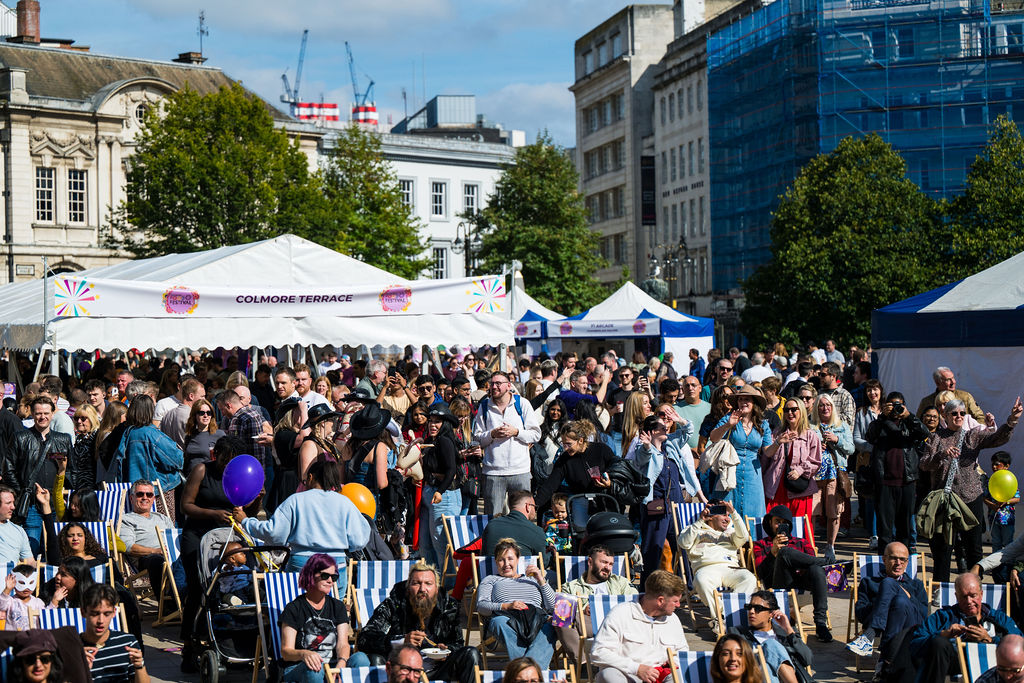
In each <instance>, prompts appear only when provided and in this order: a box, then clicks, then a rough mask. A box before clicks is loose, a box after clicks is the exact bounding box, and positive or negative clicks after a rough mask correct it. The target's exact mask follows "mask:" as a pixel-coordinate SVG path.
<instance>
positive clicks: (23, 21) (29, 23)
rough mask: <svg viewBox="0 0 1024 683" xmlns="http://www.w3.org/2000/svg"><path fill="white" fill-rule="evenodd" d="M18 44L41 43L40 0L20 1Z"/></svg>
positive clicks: (18, 9) (18, 10)
mask: <svg viewBox="0 0 1024 683" xmlns="http://www.w3.org/2000/svg"><path fill="white" fill-rule="evenodd" d="M17 13H18V42H20V43H37V44H38V43H39V0H18V8H17Z"/></svg>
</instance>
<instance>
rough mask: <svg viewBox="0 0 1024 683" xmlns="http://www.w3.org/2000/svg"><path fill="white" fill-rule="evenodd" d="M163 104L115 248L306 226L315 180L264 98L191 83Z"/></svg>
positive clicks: (229, 239)
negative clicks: (204, 90) (199, 88)
mask: <svg viewBox="0 0 1024 683" xmlns="http://www.w3.org/2000/svg"><path fill="white" fill-rule="evenodd" d="M161 109H162V111H156V110H151V111H150V112H149V113H148V114H147V115H146V118H145V122H144V125H143V129H142V132H141V133H140V136H139V138H138V139H137V146H136V150H135V153H134V154H133V155H132V157H131V163H130V167H129V170H128V174H127V198H126V199H125V200H124V202H122V204H121V205H120V206H118V207H116V208H115V210H114V211H113V213H112V217H111V227H112V228H114V229H113V231H112V237H111V238H110V240H109V243H108V246H112V247H115V248H123V249H126V250H128V251H130V252H131V253H133V254H134V255H135V256H138V257H146V256H159V255H162V254H168V253H174V252H193V251H202V250H205V249H214V248H217V247H222V246H225V245H230V244H242V243H246V242H252V241H255V240H261V239H267V238H271V237H275V236H277V235H280V234H283V233H287V232H295V233H300V234H301V233H306V232H309V226H310V222H311V220H312V219H311V216H312V215H315V214H316V213H317V212H318V211H319V210H320V209H321V205H322V202H321V193H320V190H319V182H318V178H317V176H316V175H315V174H311V173H310V172H309V168H308V161H307V158H306V156H305V154H303V153H302V152H301V151H300V150H299V148H298V144H297V143H295V142H291V141H289V139H288V136H287V135H286V134H285V132H284V131H282V130H279V129H277V128H275V127H274V122H273V119H272V117H271V115H270V112H269V110H268V109H267V105H266V104H265V103H264V102H263V101H262V100H260V99H259V98H257V97H255V96H253V95H251V94H249V93H247V92H246V91H245V90H243V89H242V87H241V86H240V85H238V84H233V85H231V86H230V87H223V88H221V89H220V91H218V92H216V93H212V94H209V95H200V94H198V93H197V92H196V91H194V90H191V89H190V88H187V87H186V88H184V89H182V90H180V91H177V92H174V93H171V94H170V95H168V96H167V98H166V99H165V100H164V102H163V106H162V108H161Z"/></svg>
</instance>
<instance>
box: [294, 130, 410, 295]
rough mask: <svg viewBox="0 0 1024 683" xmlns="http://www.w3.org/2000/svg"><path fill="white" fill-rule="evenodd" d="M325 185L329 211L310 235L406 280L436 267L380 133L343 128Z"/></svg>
mask: <svg viewBox="0 0 1024 683" xmlns="http://www.w3.org/2000/svg"><path fill="white" fill-rule="evenodd" d="M323 185H324V194H325V197H326V200H327V206H326V215H325V216H324V220H323V221H322V222H321V224H320V225H319V226H318V227H317V229H316V230H314V231H313V232H312V233H311V234H309V235H306V237H308V238H309V239H311V240H313V241H315V242H318V243H320V244H323V245H325V246H328V247H331V248H333V249H337V250H338V251H340V252H343V253H346V254H349V255H350V256H352V257H354V258H357V259H359V260H360V261H364V262H366V263H369V264H371V265H374V266H377V267H378V268H383V269H385V270H387V271H389V272H392V273H394V274H396V275H400V276H402V277H405V278H410V279H415V278H416V277H418V276H419V275H421V274H422V272H423V270H424V269H425V268H427V267H428V266H429V265H430V260H429V259H428V258H425V257H424V252H425V250H426V249H427V244H426V243H425V242H424V241H423V240H422V239H421V238H420V232H419V231H420V225H419V221H418V219H417V218H416V217H415V216H414V215H413V214H412V213H411V212H410V210H409V208H408V207H407V206H406V205H405V204H403V203H402V196H401V192H400V190H399V185H398V178H397V177H396V176H395V174H394V172H393V171H392V170H391V166H390V164H388V162H387V161H386V160H385V159H384V156H383V154H382V153H381V147H380V139H379V138H378V137H377V136H375V135H373V134H371V133H368V132H366V131H363V130H361V129H360V128H358V127H356V126H349V127H348V128H346V129H344V130H343V131H341V132H340V133H339V135H338V138H337V145H336V147H335V148H334V150H333V151H332V152H331V153H330V156H329V157H328V162H327V165H326V168H325V169H324V174H323Z"/></svg>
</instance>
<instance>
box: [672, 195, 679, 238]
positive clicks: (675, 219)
mask: <svg viewBox="0 0 1024 683" xmlns="http://www.w3.org/2000/svg"><path fill="white" fill-rule="evenodd" d="M677 239H679V214H678V213H677V212H676V205H675V204H673V205H672V241H673V242H675V241H676V240H677Z"/></svg>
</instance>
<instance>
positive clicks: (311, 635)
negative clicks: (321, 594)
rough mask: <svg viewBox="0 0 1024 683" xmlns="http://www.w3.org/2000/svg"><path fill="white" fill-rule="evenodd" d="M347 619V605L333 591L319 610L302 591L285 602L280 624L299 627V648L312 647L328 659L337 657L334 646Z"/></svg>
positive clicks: (296, 628) (321, 656) (297, 629)
mask: <svg viewBox="0 0 1024 683" xmlns="http://www.w3.org/2000/svg"><path fill="white" fill-rule="evenodd" d="M347 623H348V613H347V612H346V611H345V605H343V604H342V602H341V601H340V600H338V599H337V598H334V597H331V596H330V595H328V596H327V597H326V598H325V599H324V606H323V607H322V608H320V609H318V610H316V609H313V608H312V607H311V606H310V604H309V601H307V600H306V596H305V595H300V596H299V597H297V598H295V599H294V600H292V601H291V602H289V603H288V604H287V605H285V608H284V611H282V612H281V618H280V619H279V620H278V625H279V626H291V627H292V628H293V629H295V631H296V635H295V648H296V649H298V650H312V651H313V652H316V653H317V654H318V655H320V659H322V660H323V661H325V662H328V663H330V661H331V660H332V659H333V658H334V650H335V648H336V647H337V645H338V625H339V624H347Z"/></svg>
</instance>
